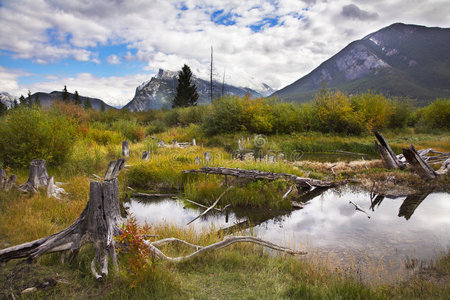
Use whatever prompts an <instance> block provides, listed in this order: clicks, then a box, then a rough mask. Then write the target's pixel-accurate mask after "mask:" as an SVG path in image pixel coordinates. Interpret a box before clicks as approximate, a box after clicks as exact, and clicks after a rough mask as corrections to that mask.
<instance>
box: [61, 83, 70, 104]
mask: <svg viewBox="0 0 450 300" xmlns="http://www.w3.org/2000/svg"><path fill="white" fill-rule="evenodd" d="M62 100H63V101H64V102H69V92H68V91H67V86H64V88H63V90H62Z"/></svg>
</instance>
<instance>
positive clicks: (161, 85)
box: [124, 69, 273, 111]
mask: <svg viewBox="0 0 450 300" xmlns="http://www.w3.org/2000/svg"><path fill="white" fill-rule="evenodd" d="M192 81H193V83H194V84H195V85H196V86H197V92H198V94H199V99H198V103H199V104H205V103H209V102H210V83H209V81H206V80H203V79H200V78H197V77H195V76H193V78H192ZM213 84H214V94H216V95H218V94H219V93H221V92H222V83H220V82H217V81H213ZM177 85H178V72H174V71H167V70H163V69H159V71H158V74H157V75H156V76H155V77H153V78H151V79H150V80H149V81H146V82H144V83H142V84H141V85H140V86H138V87H137V88H136V93H135V95H134V98H133V99H132V100H131V101H130V102H129V103H128V104H127V105H125V106H124V108H128V109H130V110H131V111H145V110H148V109H161V108H162V107H167V108H171V107H172V99H173V98H174V97H175V93H176V88H177ZM271 93H273V89H272V88H271V87H270V86H268V85H267V84H264V83H263V84H261V85H260V88H259V89H258V91H256V90H253V89H250V88H246V87H236V86H232V85H229V84H226V83H225V85H224V94H231V95H238V96H244V95H246V94H249V95H251V96H253V97H264V96H267V95H269V94H271Z"/></svg>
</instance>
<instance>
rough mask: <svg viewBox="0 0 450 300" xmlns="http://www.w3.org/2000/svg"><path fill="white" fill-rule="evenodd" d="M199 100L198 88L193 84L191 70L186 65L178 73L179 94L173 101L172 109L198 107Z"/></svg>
mask: <svg viewBox="0 0 450 300" xmlns="http://www.w3.org/2000/svg"><path fill="white" fill-rule="evenodd" d="M197 100H198V93H197V87H196V86H195V84H193V83H192V72H191V69H190V68H189V67H188V66H187V65H186V64H185V65H184V66H183V68H182V69H181V71H180V72H179V73H178V86H177V94H176V95H175V98H174V99H173V101H172V108H173V107H179V106H180V107H186V106H192V105H197Z"/></svg>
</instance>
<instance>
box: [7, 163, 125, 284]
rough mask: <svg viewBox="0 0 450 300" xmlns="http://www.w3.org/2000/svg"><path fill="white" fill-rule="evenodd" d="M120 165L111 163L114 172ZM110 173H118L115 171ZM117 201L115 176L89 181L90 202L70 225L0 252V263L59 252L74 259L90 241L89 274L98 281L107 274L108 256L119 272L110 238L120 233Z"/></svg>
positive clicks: (121, 164)
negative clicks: (93, 255)
mask: <svg viewBox="0 0 450 300" xmlns="http://www.w3.org/2000/svg"><path fill="white" fill-rule="evenodd" d="M123 165H124V160H123V159H119V160H117V161H114V162H111V163H110V166H112V167H111V168H112V169H113V170H116V169H119V168H121V166H123ZM108 171H109V170H108ZM110 173H111V174H115V175H117V174H118V172H115V173H113V172H110ZM105 178H107V176H106V175H105ZM118 199H119V185H118V181H117V178H116V177H111V175H109V176H108V179H107V180H106V179H105V181H103V183H101V182H99V181H96V182H91V183H90V190H89V201H88V203H87V204H86V207H85V208H84V210H83V212H82V213H81V214H80V216H79V217H78V219H77V220H75V222H74V223H73V224H72V225H70V226H69V227H67V228H66V229H64V230H63V231H61V232H58V233H55V234H53V235H50V236H48V237H44V238H41V239H38V240H35V241H32V242H28V243H24V244H21V245H18V246H14V247H10V248H6V249H3V250H0V262H7V261H9V260H11V259H17V258H27V259H28V260H31V261H34V260H36V259H37V258H38V257H40V256H41V255H43V254H47V253H52V252H60V251H70V253H71V254H72V256H76V254H77V253H78V251H79V249H80V248H81V246H83V245H84V244H85V243H87V242H92V243H93V244H94V247H95V258H94V260H92V262H91V272H92V273H93V274H94V276H95V277H96V278H97V279H101V278H103V277H104V276H106V275H107V274H108V257H111V260H112V263H113V265H114V267H115V269H116V270H117V271H118V265H117V259H116V252H115V244H114V238H113V237H114V236H115V235H118V234H119V233H120V229H119V224H120V223H121V221H122V218H121V216H120V209H119V202H118ZM96 263H98V264H100V266H101V271H100V274H98V272H97V269H96Z"/></svg>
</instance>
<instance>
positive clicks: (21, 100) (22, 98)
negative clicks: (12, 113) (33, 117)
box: [19, 95, 27, 105]
mask: <svg viewBox="0 0 450 300" xmlns="http://www.w3.org/2000/svg"><path fill="white" fill-rule="evenodd" d="M19 101H20V105H27V100H25V97H24V96H23V95H20V98H19Z"/></svg>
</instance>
